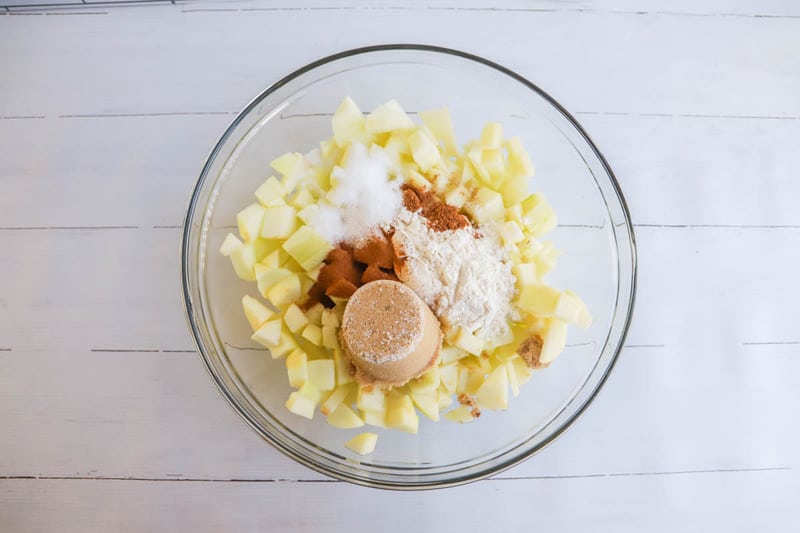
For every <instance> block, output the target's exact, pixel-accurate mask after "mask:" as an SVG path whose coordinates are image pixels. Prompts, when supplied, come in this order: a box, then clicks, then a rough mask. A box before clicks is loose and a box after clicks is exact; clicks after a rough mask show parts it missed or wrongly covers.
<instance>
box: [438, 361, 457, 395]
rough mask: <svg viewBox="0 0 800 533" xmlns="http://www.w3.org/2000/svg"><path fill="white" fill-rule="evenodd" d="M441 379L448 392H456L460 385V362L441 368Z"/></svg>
mask: <svg viewBox="0 0 800 533" xmlns="http://www.w3.org/2000/svg"><path fill="white" fill-rule="evenodd" d="M439 381H440V383H441V386H442V388H444V390H446V391H447V392H451V393H452V392H455V391H456V387H457V386H458V363H452V364H449V365H443V366H442V367H441V368H440V369H439Z"/></svg>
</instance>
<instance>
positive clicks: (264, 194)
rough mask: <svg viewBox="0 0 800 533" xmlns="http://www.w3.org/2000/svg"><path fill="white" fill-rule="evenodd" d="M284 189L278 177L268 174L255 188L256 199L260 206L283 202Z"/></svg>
mask: <svg viewBox="0 0 800 533" xmlns="http://www.w3.org/2000/svg"><path fill="white" fill-rule="evenodd" d="M285 194H286V190H285V189H284V188H283V185H282V184H281V182H280V181H278V178H276V177H275V176H270V177H269V178H267V180H266V181H265V182H264V183H262V184H261V185H259V186H258V188H257V189H256V199H257V200H258V203H260V204H261V205H262V206H264V207H267V206H272V205H281V204H283V203H284V202H285V200H284V195H285Z"/></svg>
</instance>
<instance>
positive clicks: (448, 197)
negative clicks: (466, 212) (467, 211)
mask: <svg viewBox="0 0 800 533" xmlns="http://www.w3.org/2000/svg"><path fill="white" fill-rule="evenodd" d="M470 194H471V193H470V192H469V190H468V189H467V188H466V187H464V186H463V185H458V186H456V187H455V188H453V189H451V190H450V191H449V192H447V193H446V194H445V195H444V201H445V203H446V204H449V205H452V206H453V207H457V208H459V209H461V208H462V207H463V206H464V204H465V203H467V200H468V199H469V197H470Z"/></svg>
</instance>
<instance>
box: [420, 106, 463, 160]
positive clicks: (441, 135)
mask: <svg viewBox="0 0 800 533" xmlns="http://www.w3.org/2000/svg"><path fill="white" fill-rule="evenodd" d="M419 117H420V118H421V119H422V122H423V124H425V126H427V127H428V129H429V130H430V131H431V133H432V134H433V136H434V137H436V139H438V140H439V141H440V142H441V143H442V144H443V145H444V149H445V151H446V152H447V153H448V154H455V153H456V152H458V146H457V145H456V137H455V134H454V133H453V122H452V120H451V119H450V111H449V110H448V109H447V108H442V109H431V110H430V111H422V112H420V114H419Z"/></svg>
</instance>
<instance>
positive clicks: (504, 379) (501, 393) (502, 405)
mask: <svg viewBox="0 0 800 533" xmlns="http://www.w3.org/2000/svg"><path fill="white" fill-rule="evenodd" d="M476 397H477V400H478V405H479V406H480V407H484V408H486V409H491V410H493V411H497V410H500V409H507V408H508V374H507V373H506V367H505V365H501V366H498V367H497V368H495V369H494V370H493V371H492V373H491V374H489V376H488V377H487V378H486V380H485V381H484V382H483V385H481V386H480V388H479V389H478V392H477V394H476Z"/></svg>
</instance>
